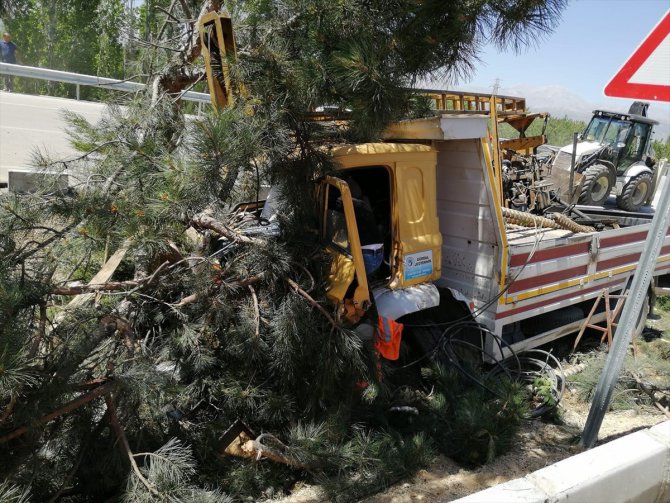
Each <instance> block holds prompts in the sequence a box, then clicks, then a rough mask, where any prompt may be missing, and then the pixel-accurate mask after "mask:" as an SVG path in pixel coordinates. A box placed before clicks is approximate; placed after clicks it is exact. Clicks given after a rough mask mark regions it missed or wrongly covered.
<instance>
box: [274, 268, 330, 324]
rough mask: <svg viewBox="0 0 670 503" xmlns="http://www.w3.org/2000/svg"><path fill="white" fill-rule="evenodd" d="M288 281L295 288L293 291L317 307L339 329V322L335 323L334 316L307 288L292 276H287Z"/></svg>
mask: <svg viewBox="0 0 670 503" xmlns="http://www.w3.org/2000/svg"><path fill="white" fill-rule="evenodd" d="M286 281H287V282H288V284H289V285H290V286H291V288H293V291H294V292H295V293H297V294H298V295H300V296H301V297H303V298H304V299H305V300H307V302H308V303H309V304H310V305H311V306H312V307H313V308H315V309H317V310H318V311H319V312H320V313H321V314H323V316H324V317H325V318H326V319H327V320H328V322H329V323H330V324H331V325H332V327H333V328H335V329H337V327H338V326H337V323H335V320H334V319H333V317H332V316H331V315H330V314H329V313H328V311H326V310H325V309H324V308H323V306H322V305H321V304H319V303H318V302H317V301H315V300H314V299H313V298H312V296H311V295H310V294H308V293H307V292H306V291H305V290H303V289H302V288H300V285H298V283H296V282H295V281H293V280H292V279H291V278H286Z"/></svg>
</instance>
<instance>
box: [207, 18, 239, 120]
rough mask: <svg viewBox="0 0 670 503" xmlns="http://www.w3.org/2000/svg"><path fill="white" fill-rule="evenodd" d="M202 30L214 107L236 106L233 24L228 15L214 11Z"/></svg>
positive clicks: (235, 52)
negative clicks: (234, 98)
mask: <svg viewBox="0 0 670 503" xmlns="http://www.w3.org/2000/svg"><path fill="white" fill-rule="evenodd" d="M198 31H199V33H200V44H201V48H202V49H201V50H202V55H203V57H204V58H205V71H206V73H207V85H208V86H209V95H210V97H211V100H212V105H214V107H215V108H217V109H222V108H225V107H227V106H230V105H232V103H233V86H232V83H231V78H230V68H229V64H228V63H229V62H230V61H234V60H235V57H236V55H237V48H236V46H235V37H234V35H233V23H232V21H231V19H230V17H229V16H228V15H227V14H224V13H220V12H210V13H208V14H206V15H205V16H203V17H202V19H201V20H200V24H199V26H198Z"/></svg>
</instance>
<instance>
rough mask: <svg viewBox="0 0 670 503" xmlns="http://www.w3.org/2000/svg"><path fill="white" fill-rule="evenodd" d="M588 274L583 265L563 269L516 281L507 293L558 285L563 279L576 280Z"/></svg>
mask: <svg viewBox="0 0 670 503" xmlns="http://www.w3.org/2000/svg"><path fill="white" fill-rule="evenodd" d="M587 272H588V266H586V265H581V266H579V267H571V268H569V269H561V270H559V271H554V272H551V273H549V274H541V275H539V276H533V277H530V278H524V279H519V280H516V281H515V282H514V283H512V284H511V285H510V286H509V288H508V289H507V291H508V292H509V293H514V292H520V291H522V290H528V289H529V288H533V287H536V286H543V285H549V284H551V283H556V282H557V281H561V280H562V279H569V278H576V277H577V276H583V275H585V274H586V273H587Z"/></svg>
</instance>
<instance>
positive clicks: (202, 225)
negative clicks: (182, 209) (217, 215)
mask: <svg viewBox="0 0 670 503" xmlns="http://www.w3.org/2000/svg"><path fill="white" fill-rule="evenodd" d="M191 225H192V226H193V227H195V228H196V229H209V230H211V231H214V232H216V233H217V234H220V235H221V236H223V237H225V238H227V239H230V240H231V241H235V242H238V243H244V244H253V245H260V244H263V241H262V240H261V239H257V238H252V237H249V236H245V235H243V234H240V233H239V232H235V231H234V230H232V229H230V228H229V227H228V226H227V225H226V224H224V223H222V222H219V221H217V220H215V219H213V218H212V217H209V216H207V215H202V214H200V215H196V216H195V217H193V219H192V220H191Z"/></svg>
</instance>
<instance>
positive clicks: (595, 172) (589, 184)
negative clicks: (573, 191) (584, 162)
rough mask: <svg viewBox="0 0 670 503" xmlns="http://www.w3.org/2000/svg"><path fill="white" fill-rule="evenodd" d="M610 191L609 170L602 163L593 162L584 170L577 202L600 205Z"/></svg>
mask: <svg viewBox="0 0 670 503" xmlns="http://www.w3.org/2000/svg"><path fill="white" fill-rule="evenodd" d="M611 191H612V179H611V178H610V170H609V168H608V167H607V166H604V165H603V164H594V165H593V166H589V167H588V168H586V171H584V182H583V183H582V191H581V193H580V194H579V204H585V205H587V206H602V204H603V203H604V202H605V201H606V200H607V198H608V197H609V195H610V192H611Z"/></svg>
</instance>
